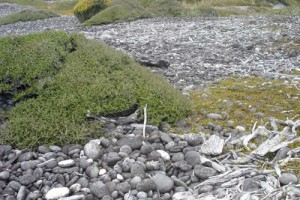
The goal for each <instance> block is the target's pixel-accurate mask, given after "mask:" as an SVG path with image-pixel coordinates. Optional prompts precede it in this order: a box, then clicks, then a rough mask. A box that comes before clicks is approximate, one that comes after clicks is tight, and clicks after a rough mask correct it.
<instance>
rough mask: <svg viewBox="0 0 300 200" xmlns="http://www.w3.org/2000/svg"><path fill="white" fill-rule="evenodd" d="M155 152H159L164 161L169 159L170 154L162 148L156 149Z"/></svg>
mask: <svg viewBox="0 0 300 200" xmlns="http://www.w3.org/2000/svg"><path fill="white" fill-rule="evenodd" d="M156 152H158V153H160V157H161V158H162V159H163V160H164V161H168V160H170V159H171V157H170V155H169V153H168V152H166V151H164V150H156Z"/></svg>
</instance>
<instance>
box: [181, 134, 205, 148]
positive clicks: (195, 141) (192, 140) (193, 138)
mask: <svg viewBox="0 0 300 200" xmlns="http://www.w3.org/2000/svg"><path fill="white" fill-rule="evenodd" d="M183 139H184V140H185V141H186V142H187V143H188V144H189V145H191V146H197V145H200V144H202V143H203V137H202V135H201V134H196V133H188V134H185V135H184V137H183Z"/></svg>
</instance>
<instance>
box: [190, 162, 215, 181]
mask: <svg viewBox="0 0 300 200" xmlns="http://www.w3.org/2000/svg"><path fill="white" fill-rule="evenodd" d="M194 173H195V175H196V176H198V177H199V178H200V179H202V180H206V179H208V178H210V177H212V176H215V175H217V171H216V170H215V169H213V168H211V167H204V166H201V165H196V166H195V167H194Z"/></svg>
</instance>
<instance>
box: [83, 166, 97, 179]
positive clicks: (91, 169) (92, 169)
mask: <svg viewBox="0 0 300 200" xmlns="http://www.w3.org/2000/svg"><path fill="white" fill-rule="evenodd" d="M85 173H86V175H87V176H88V177H90V178H97V177H98V175H99V168H98V167H96V166H93V165H91V166H88V167H87V168H86V171H85Z"/></svg>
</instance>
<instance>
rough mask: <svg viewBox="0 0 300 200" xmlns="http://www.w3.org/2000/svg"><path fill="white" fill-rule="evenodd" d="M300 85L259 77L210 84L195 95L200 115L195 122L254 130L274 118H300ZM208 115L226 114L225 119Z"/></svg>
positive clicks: (203, 124) (195, 118) (197, 111)
mask: <svg viewBox="0 0 300 200" xmlns="http://www.w3.org/2000/svg"><path fill="white" fill-rule="evenodd" d="M297 88H299V83H290V82H283V81H280V80H265V79H262V78H257V77H241V78H230V79H225V80H222V81H220V82H217V83H214V84H212V85H210V87H208V88H207V89H205V90H203V91H198V92H193V93H192V95H191V97H192V100H193V102H194V103H195V104H196V113H197V115H196V116H195V117H194V119H192V120H191V121H192V122H193V123H195V124H194V125H195V126H197V125H201V126H204V127H207V126H208V123H211V122H212V123H213V124H215V125H221V126H222V127H226V126H227V125H228V121H229V120H232V121H233V122H234V124H233V125H234V127H235V126H238V125H240V126H243V127H245V128H246V130H248V131H250V130H251V129H252V127H253V125H254V123H255V122H257V125H265V124H268V123H269V122H270V117H274V118H276V119H279V120H284V121H285V120H286V119H287V118H291V117H295V119H294V120H297V119H299V118H300V116H299V113H300V104H299V99H300V93H299V89H297ZM207 113H219V114H221V113H223V114H224V113H226V114H225V115H228V116H227V117H225V118H224V119H220V120H213V121H212V120H211V119H208V118H207V116H206V114H207Z"/></svg>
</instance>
